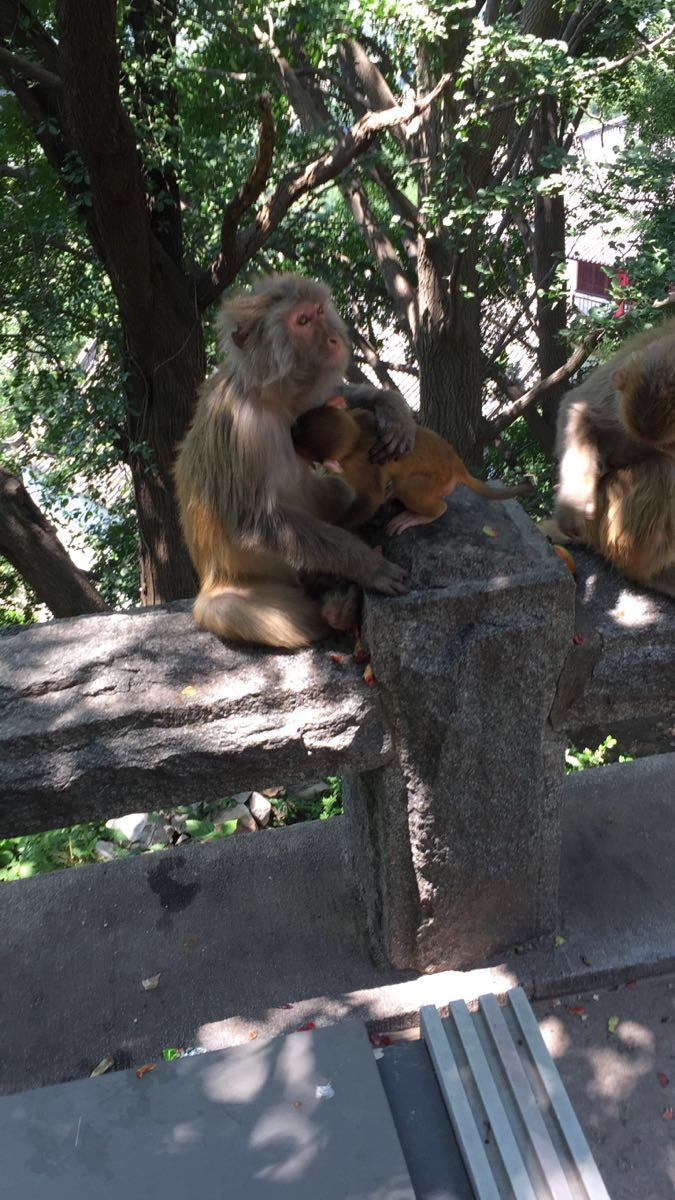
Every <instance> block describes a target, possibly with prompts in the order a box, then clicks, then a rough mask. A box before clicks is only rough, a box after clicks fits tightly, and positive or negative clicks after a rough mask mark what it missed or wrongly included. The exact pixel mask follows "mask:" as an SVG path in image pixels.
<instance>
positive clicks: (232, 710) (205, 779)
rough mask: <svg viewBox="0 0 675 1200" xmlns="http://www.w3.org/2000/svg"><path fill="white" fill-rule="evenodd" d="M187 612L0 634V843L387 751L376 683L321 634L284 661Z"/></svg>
mask: <svg viewBox="0 0 675 1200" xmlns="http://www.w3.org/2000/svg"><path fill="white" fill-rule="evenodd" d="M186 609H187V606H186V605H185V604H174V605H166V606H158V607H156V608H147V609H141V610H137V611H134V612H130V613H129V612H125V613H110V614H107V615H104V616H94V617H75V618H71V619H68V620H61V621H51V622H49V623H48V624H45V625H36V626H33V627H31V628H29V629H22V630H21V631H20V632H19V633H14V632H12V633H11V634H10V635H9V636H7V635H0V836H5V835H10V836H11V835H17V834H24V833H29V832H31V831H33V830H36V829H40V828H47V829H48V828H55V827H57V826H61V825H69V824H73V823H75V822H77V821H86V820H92V819H95V818H100V817H106V818H107V817H114V816H120V815H122V814H124V813H128V812H129V810H130V809H133V808H137V809H139V810H141V809H144V810H145V809H156V808H164V807H167V806H170V805H172V804H176V803H182V804H189V803H193V802H196V801H198V800H217V799H218V798H219V797H225V796H227V795H231V794H232V792H233V791H236V790H238V789H241V788H243V787H246V786H247V785H248V786H249V787H251V786H252V785H253V784H255V785H256V786H258V787H263V786H266V785H267V784H270V785H271V784H275V783H277V782H278V780H279V778H280V777H287V778H291V779H297V780H298V781H299V782H302V781H304V780H307V779H316V777H317V775H321V774H323V773H324V772H325V773H327V774H336V773H339V772H340V771H342V770H344V769H349V770H355V771H358V770H360V769H361V768H364V769H368V768H372V767H373V766H375V765H376V764H377V763H379V762H382V761H383V760H386V759H387V757H388V756H389V755H390V742H389V737H388V734H387V733H386V732H385V730H384V727H383V724H382V719H381V714H380V709H379V701H378V697H377V693H376V691H375V689H373V688H367V687H365V686H364V684H363V681H362V679H361V673H360V672H359V671H358V669H357V668H356V667H352V666H343V667H338V666H336V665H335V664H334V663H332V662H331V660H330V657H329V654H330V651H331V649H333V650H334V649H335V646H334V645H331V642H330V641H328V642H326V643H322V645H321V646H320V647H318V648H316V649H312V650H306V651H302V652H300V653H295V654H288V653H276V654H267V653H262V652H260V651H257V650H255V649H251V648H239V649H235V648H233V647H231V646H226V645H224V644H223V643H222V642H220V641H219V640H218V639H217V638H216V637H213V635H211V634H208V633H204V632H202V631H200V630H198V629H197V628H196V626H195V624H194V622H193V620H192V616H191V614H190V613H189V611H186ZM337 645H338V646H339V643H337Z"/></svg>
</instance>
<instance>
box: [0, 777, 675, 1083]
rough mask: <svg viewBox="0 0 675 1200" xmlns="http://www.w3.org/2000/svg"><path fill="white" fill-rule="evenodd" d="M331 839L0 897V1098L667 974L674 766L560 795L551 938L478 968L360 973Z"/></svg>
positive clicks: (353, 921)
mask: <svg viewBox="0 0 675 1200" xmlns="http://www.w3.org/2000/svg"><path fill="white" fill-rule="evenodd" d="M343 834H344V823H343V818H339V817H338V818H333V819H332V820H330V821H320V822H315V823H312V824H307V825H297V826H293V827H291V828H288V829H281V830H269V831H264V832H260V833H257V834H250V835H248V836H247V837H238V838H230V839H226V840H225V841H223V842H219V843H211V844H201V845H191V846H187V847H180V848H178V849H174V850H167V851H165V852H162V853H158V854H152V855H142V856H140V857H138V858H135V859H126V860H122V861H119V862H114V863H108V864H100V865H96V866H90V867H81V868H78V869H71V870H67V871H60V872H56V873H54V874H51V875H44V876H40V877H37V878H35V879H28V880H22V881H20V882H17V883H11V884H4V885H2V887H0V931H1V936H0V999H1V1004H0V1037H1V1039H2V1040H1V1043H0V1044H1V1045H2V1054H1V1055H0V1088H1V1089H2V1091H4V1092H12V1091H19V1090H25V1089H28V1088H31V1087H36V1086H40V1085H44V1084H50V1083H56V1082H59V1081H62V1080H66V1079H75V1078H81V1077H83V1076H87V1075H89V1073H90V1071H91V1070H92V1068H93V1067H94V1066H96V1064H97V1063H98V1062H100V1061H101V1059H103V1058H104V1057H106V1056H110V1057H112V1058H113V1060H114V1063H115V1066H116V1067H117V1068H124V1067H131V1066H138V1065H139V1064H141V1063H144V1062H146V1061H148V1060H154V1059H157V1058H159V1057H160V1056H161V1052H162V1049H163V1048H164V1047H166V1046H186V1045H194V1044H201V1045H204V1046H207V1047H208V1048H211V1049H214V1048H220V1047H224V1046H229V1045H234V1044H237V1043H243V1042H246V1041H247V1039H248V1037H249V1035H250V1034H251V1032H252V1031H253V1032H255V1033H256V1034H257V1035H258V1036H259V1037H263V1036H268V1035H273V1034H276V1033H285V1032H289V1031H292V1030H294V1029H297V1027H298V1026H299V1025H301V1024H303V1023H305V1022H306V1021H308V1020H311V1021H315V1022H316V1024H317V1025H330V1024H333V1023H336V1022H338V1021H341V1020H342V1019H343V1018H345V1017H349V1016H353V1017H360V1018H362V1019H364V1020H366V1021H368V1022H370V1023H371V1025H373V1026H374V1027H375V1028H380V1029H381V1028H387V1027H390V1028H391V1027H395V1026H396V1025H403V1024H406V1023H413V1024H416V1023H417V1022H418V1013H419V1009H420V1008H421V1007H422V1006H423V1005H424V1004H435V1005H438V1006H441V1007H442V1006H445V1005H447V1003H448V1001H449V1000H452V999H466V1000H470V999H474V998H476V997H478V996H479V995H481V994H483V993H486V992H491V993H501V992H505V991H507V990H508V988H510V987H513V986H516V985H517V984H521V985H522V986H523V987H524V988H525V990H526V992H527V993H528V995H539V996H541V995H552V994H562V993H564V992H569V991H573V990H581V989H582V988H594V987H596V986H600V985H601V984H602V983H607V982H610V981H612V980H614V979H618V978H624V979H625V978H630V977H631V976H633V975H637V974H649V973H656V972H659V971H666V970H668V969H673V966H675V946H674V944H673V906H672V897H673V895H674V894H675V755H663V756H657V757H654V758H649V759H643V760H640V761H637V762H635V763H633V764H625V765H617V766H612V767H605V768H600V769H598V770H593V771H586V772H584V773H582V774H580V775H578V776H572V777H570V778H569V779H568V783H567V789H566V803H565V814H564V837H563V856H562V868H561V896H560V900H561V903H560V919H559V926H558V929H557V930H555V931H552V933H551V937H550V938H547V939H546V940H545V943H544V944H543V945H542V946H539V947H535V948H532V949H523V948H518V949H519V952H517V953H516V952H514V953H511V954H509V955H506V956H504V957H502V958H501V959H499V960H497V961H494V962H493V963H492V964H488V965H484V964H482V965H481V966H480V967H479V968H478V969H476V970H473V971H445V972H439V973H438V974H436V975H414V974H413V973H411V972H399V971H395V970H393V969H392V968H387V967H381V966H378V965H376V964H374V963H373V961H372V959H371V957H370V955H369V950H368V945H367V942H366V935H365V923H364V917H363V912H362V909H361V907H360V904H359V901H358V897H357V893H356V889H355V887H354V885H353V882H352V880H351V877H350V874H349V871H348V870H347V867H346V864H345V858H344V854H345V839H344V836H343ZM554 933H557V934H558V935H560V937H563V938H564V939H565V940H564V942H563V943H561V944H558V945H556V944H554V937H553V934H554ZM157 974H159V976H160V979H159V983H158V986H157V987H156V988H155V989H154V990H151V991H145V990H144V989H143V987H142V981H143V980H144V979H147V978H149V977H152V976H154V975H157Z"/></svg>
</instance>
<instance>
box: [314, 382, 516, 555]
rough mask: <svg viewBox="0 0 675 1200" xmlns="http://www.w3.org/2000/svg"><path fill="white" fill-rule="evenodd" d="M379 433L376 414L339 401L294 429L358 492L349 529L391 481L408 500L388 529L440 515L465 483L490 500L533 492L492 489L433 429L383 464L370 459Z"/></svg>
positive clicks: (374, 506) (395, 492) (347, 517)
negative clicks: (346, 406) (349, 409)
mask: <svg viewBox="0 0 675 1200" xmlns="http://www.w3.org/2000/svg"><path fill="white" fill-rule="evenodd" d="M376 438H377V432H376V429H375V422H374V419H373V415H372V413H369V412H367V411H365V410H364V409H358V408H357V409H354V410H353V411H352V412H346V411H345V410H344V409H343V408H342V407H340V405H339V403H337V402H336V403H330V404H328V405H327V406H324V407H323V408H315V409H312V410H311V411H310V412H307V413H305V414H304V415H303V416H302V417H300V418H299V420H298V421H297V422H296V425H295V427H294V430H293V440H294V442H295V446H296V449H297V450H298V452H299V453H300V454H302V455H303V456H304V457H305V458H307V459H308V460H309V461H311V462H320V463H323V464H324V466H327V467H329V468H331V469H332V470H334V471H338V472H339V473H340V474H344V477H345V479H346V480H347V481H348V483H349V484H350V485H351V486H352V488H353V489H354V491H355V492H356V498H355V499H354V501H353V502H352V504H351V505H350V506H349V508H348V509H347V511H346V512H345V513H344V515H343V516H342V518H341V520H342V522H343V524H344V525H346V526H347V527H348V528H356V527H357V526H358V525H362V524H363V523H364V522H365V521H368V520H370V518H371V517H372V516H373V515H374V514H375V513H376V512H377V510H378V508H380V507H381V505H382V504H383V503H384V499H385V493H386V488H387V484H388V483H390V484H391V486H392V493H391V494H392V496H393V498H394V499H395V500H400V502H401V504H404V505H405V509H404V511H403V512H402V513H398V515H397V516H395V517H393V518H392V520H391V521H390V522H389V524H388V525H387V533H389V534H397V533H403V532H404V531H405V530H406V529H412V528H413V526H415V525H428V524H430V523H431V522H432V521H436V520H438V518H439V517H440V516H442V515H443V513H444V512H445V510H446V507H447V505H446V503H445V497H446V496H449V495H450V494H451V493H452V492H454V490H455V488H456V487H458V486H459V485H460V484H464V486H465V487H468V488H470V489H471V491H472V492H477V493H478V495H479V496H484V497H485V498H486V499H487V500H508V499H510V498H511V497H512V496H522V495H523V494H524V493H525V492H529V491H530V485H529V483H521V484H518V486H517V487H511V488H493V487H490V486H489V485H488V484H486V483H482V482H481V480H480V479H474V477H473V475H470V474H469V472H468V471H467V469H466V467H465V466H464V463H463V462H462V460H461V458H460V457H459V455H458V454H457V453H456V452H455V451H454V450H453V448H452V446H451V445H450V443H449V442H446V441H445V439H444V438H442V437H439V435H438V434H437V433H434V432H433V430H431V429H424V428H423V427H422V426H419V427H418V428H417V430H416V432H415V444H414V446H413V448H412V450H411V451H410V452H409V453H408V454H406V455H405V456H404V457H403V458H400V459H398V461H396V462H388V463H385V464H383V465H377V464H375V463H373V462H372V461H371V454H370V452H371V447H372V446H373V443H374V442H375V441H376Z"/></svg>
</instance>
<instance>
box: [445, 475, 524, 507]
mask: <svg viewBox="0 0 675 1200" xmlns="http://www.w3.org/2000/svg"><path fill="white" fill-rule="evenodd" d="M461 482H462V483H463V484H464V485H465V487H468V488H471V491H472V492H476V493H477V494H478V495H479V496H485V499H486V500H512V499H513V497H514V496H524V495H525V494H526V493H527V492H531V491H532V484H531V483H518V484H516V486H515V487H509V488H501V487H500V488H493V487H490V486H489V484H487V483H483V481H482V479H476V478H475V477H474V476H473V475H469V472H468V471H467V473H466V477H465V478H463V479H462V480H461Z"/></svg>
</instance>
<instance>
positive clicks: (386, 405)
mask: <svg viewBox="0 0 675 1200" xmlns="http://www.w3.org/2000/svg"><path fill="white" fill-rule="evenodd" d="M343 390H344V394H345V397H346V399H347V407H348V408H353V407H357V408H368V409H370V411H371V412H372V414H373V416H374V417H375V425H376V427H377V440H376V441H375V442H373V445H372V446H371V448H370V453H369V455H368V457H369V459H370V461H371V462H374V463H385V462H389V461H390V460H391V459H397V458H401V457H402V456H403V455H404V454H409V453H410V451H411V450H412V448H413V446H414V445H415V432H416V430H417V424H416V422H415V418H414V416H413V414H412V412H411V411H410V409H409V407H408V405H407V404H406V402H405V400H404V399H403V396H402V395H401V394H400V392H393V391H391V390H386V389H381V388H374V387H368V386H365V385H364V386H361V384H350V385H348V386H346V387H345V388H344V389H343Z"/></svg>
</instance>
